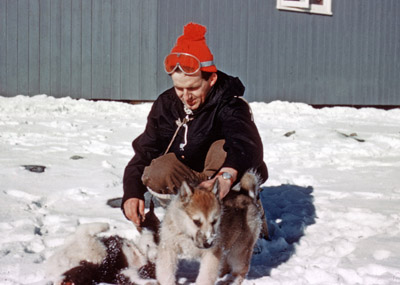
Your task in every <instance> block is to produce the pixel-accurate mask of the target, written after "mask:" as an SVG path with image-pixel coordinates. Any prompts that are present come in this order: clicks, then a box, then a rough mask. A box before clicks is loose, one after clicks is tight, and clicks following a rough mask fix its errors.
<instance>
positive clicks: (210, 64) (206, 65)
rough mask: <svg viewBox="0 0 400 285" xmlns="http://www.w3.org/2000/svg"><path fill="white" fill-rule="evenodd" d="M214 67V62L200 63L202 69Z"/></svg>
mask: <svg viewBox="0 0 400 285" xmlns="http://www.w3.org/2000/svg"><path fill="white" fill-rule="evenodd" d="M212 65H214V62H213V61H212V60H210V61H203V62H200V66H201V67H208V66H212Z"/></svg>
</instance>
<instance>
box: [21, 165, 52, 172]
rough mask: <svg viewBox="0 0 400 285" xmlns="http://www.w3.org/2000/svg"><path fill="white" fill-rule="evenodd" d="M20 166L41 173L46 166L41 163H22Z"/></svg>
mask: <svg viewBox="0 0 400 285" xmlns="http://www.w3.org/2000/svg"><path fill="white" fill-rule="evenodd" d="M22 167H23V168H25V169H26V170H29V171H30V172H35V173H42V172H44V170H45V169H46V166H43V165H22Z"/></svg>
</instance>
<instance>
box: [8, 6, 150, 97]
mask: <svg viewBox="0 0 400 285" xmlns="http://www.w3.org/2000/svg"><path fill="white" fill-rule="evenodd" d="M157 5H158V4H157V1H155V0H150V1H140V0H0V95H2V96H14V95H17V94H24V95H35V94H48V95H51V96H54V97H64V96H70V97H72V98H86V99H116V100H123V99H125V100H144V99H148V98H147V96H148V95H146V94H150V93H151V94H152V98H153V99H154V98H155V97H156V93H157V87H156V85H155V84H154V82H155V80H156V79H155V78H156V74H157V70H156V69H157V62H156V60H157V55H156V54H157V43H156V41H157V31H156V21H157ZM149 75H150V78H149Z"/></svg>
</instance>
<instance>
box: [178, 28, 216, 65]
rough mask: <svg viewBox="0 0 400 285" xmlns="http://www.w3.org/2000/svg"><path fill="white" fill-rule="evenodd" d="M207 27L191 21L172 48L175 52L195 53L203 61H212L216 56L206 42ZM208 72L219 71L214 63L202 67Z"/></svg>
mask: <svg viewBox="0 0 400 285" xmlns="http://www.w3.org/2000/svg"><path fill="white" fill-rule="evenodd" d="M206 32H207V28H206V27H204V26H202V25H199V24H196V23H189V24H187V25H186V26H185V27H184V28H183V35H181V36H180V37H179V38H178V39H177V40H176V45H175V46H174V47H173V48H172V50H171V53H173V52H182V53H188V54H191V55H194V56H195V57H197V58H198V59H199V60H200V62H201V63H205V62H212V61H213V59H214V56H213V55H212V53H211V51H210V49H209V48H208V46H207V44H206V38H205V34H206ZM200 70H202V71H206V72H217V67H216V66H215V64H214V63H212V64H211V65H207V66H203V67H201V68H200Z"/></svg>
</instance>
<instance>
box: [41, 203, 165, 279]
mask: <svg viewBox="0 0 400 285" xmlns="http://www.w3.org/2000/svg"><path fill="white" fill-rule="evenodd" d="M146 221H147V223H144V225H143V227H142V228H140V229H139V231H140V236H139V239H138V240H136V241H135V242H134V241H131V240H128V239H125V238H121V237H119V236H115V235H113V236H109V237H99V236H97V234H99V233H101V232H105V231H107V230H108V229H109V225H108V224H106V223H92V224H84V225H81V226H79V227H78V228H77V230H76V232H75V234H74V235H73V236H71V237H69V238H68V239H67V240H66V242H65V244H64V246H62V247H61V248H59V249H58V250H57V251H56V252H55V253H54V254H53V256H51V257H50V258H49V260H48V261H47V271H48V275H49V277H50V278H52V280H53V281H54V282H55V284H63V285H89V284H99V283H108V284H128V285H129V284H135V283H134V281H138V280H143V279H147V280H148V281H149V284H151V283H152V282H151V281H150V280H149V279H155V265H154V261H155V258H156V255H157V243H158V227H159V224H160V221H159V220H158V219H157V217H156V216H155V214H154V206H153V205H152V207H150V211H149V212H148V213H147V214H146Z"/></svg>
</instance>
